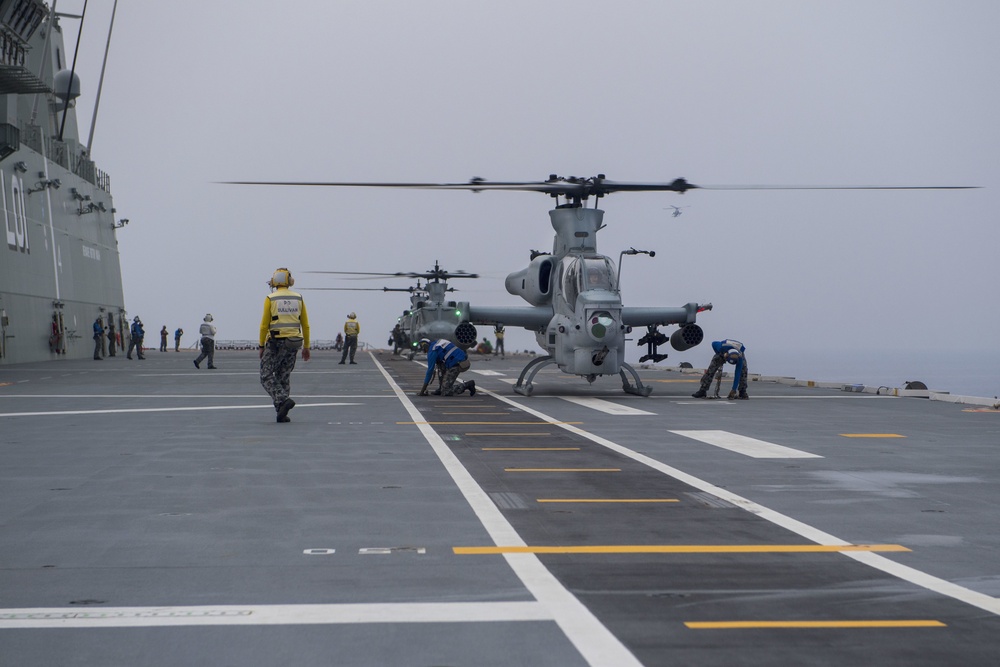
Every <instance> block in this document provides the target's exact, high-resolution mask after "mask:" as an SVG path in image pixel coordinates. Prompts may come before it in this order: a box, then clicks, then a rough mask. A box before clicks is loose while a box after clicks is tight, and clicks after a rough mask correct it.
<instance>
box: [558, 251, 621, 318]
mask: <svg viewBox="0 0 1000 667" xmlns="http://www.w3.org/2000/svg"><path fill="white" fill-rule="evenodd" d="M562 285H563V290H562V292H563V298H565V299H566V304H567V305H568V306H569V308H570V310H575V309H576V297H577V296H579V295H580V293H581V292H586V291H588V290H607V291H610V292H617V291H618V285H617V280H616V276H615V272H614V268H613V265H612V264H611V262H610V261H608V259H607V258H605V257H574V258H571V259H570V258H567V259H566V260H564V262H563V271H562Z"/></svg>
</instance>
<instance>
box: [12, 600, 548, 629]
mask: <svg viewBox="0 0 1000 667" xmlns="http://www.w3.org/2000/svg"><path fill="white" fill-rule="evenodd" d="M551 620H553V619H552V614H551V613H549V612H548V611H547V610H546V609H545V607H543V606H542V605H541V604H539V603H538V602H448V603H424V604H421V603H414V604H299V605H294V604H293V605H213V606H199V607H90V608H83V609H81V608H66V607H52V608H31V609H0V630H2V629H14V628H17V629H25V628H137V627H165V626H179V625H317V624H328V625H333V624H348V623H490V622H499V621H551Z"/></svg>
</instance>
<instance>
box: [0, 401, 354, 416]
mask: <svg viewBox="0 0 1000 667" xmlns="http://www.w3.org/2000/svg"><path fill="white" fill-rule="evenodd" d="M334 405H361V403H296V404H295V407H297V408H317V407H330V406H334ZM261 408H267V409H268V410H274V406H273V405H268V404H266V403H265V404H263V405H198V406H188V407H178V408H119V409H114V410H111V409H108V410H52V411H48V412H0V417H47V416H51V415H118V414H127V413H130V412H196V411H199V410H259V409H261Z"/></svg>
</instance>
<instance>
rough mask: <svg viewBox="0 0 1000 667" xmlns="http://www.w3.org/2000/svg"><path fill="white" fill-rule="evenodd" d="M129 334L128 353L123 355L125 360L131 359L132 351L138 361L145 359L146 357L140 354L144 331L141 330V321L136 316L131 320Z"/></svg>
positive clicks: (144, 335)
mask: <svg viewBox="0 0 1000 667" xmlns="http://www.w3.org/2000/svg"><path fill="white" fill-rule="evenodd" d="M129 334H130V335H129V341H128V352H126V353H125V358H126V359H131V358H132V350H135V353H136V356H138V357H139V359H145V358H146V355H144V354H143V353H142V339H143V338H145V337H146V330H145V329H143V328H142V320H140V319H139V316H138V315H136V316H135V317H134V318H132V328H131V329H130V330H129Z"/></svg>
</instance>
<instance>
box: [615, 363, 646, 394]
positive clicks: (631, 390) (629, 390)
mask: <svg viewBox="0 0 1000 667" xmlns="http://www.w3.org/2000/svg"><path fill="white" fill-rule="evenodd" d="M625 371H628V372H629V373H631V374H632V379H633V380H635V385H634V386H633V385H632V384H630V383H629V381H628V375H626V374H625ZM618 374H619V375H621V376H622V390H623V391H624V392H625V393H626V394H635V395H636V396H649V395H650V394H652V393H653V388H652V387H647V386H646V385H644V384H643V383H642V380H640V379H639V374H638V373H636V372H635V369H634V368H632V367H631V366H629V365H628V364H624V363H623V364H622V369H621V370H620V371H618Z"/></svg>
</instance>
